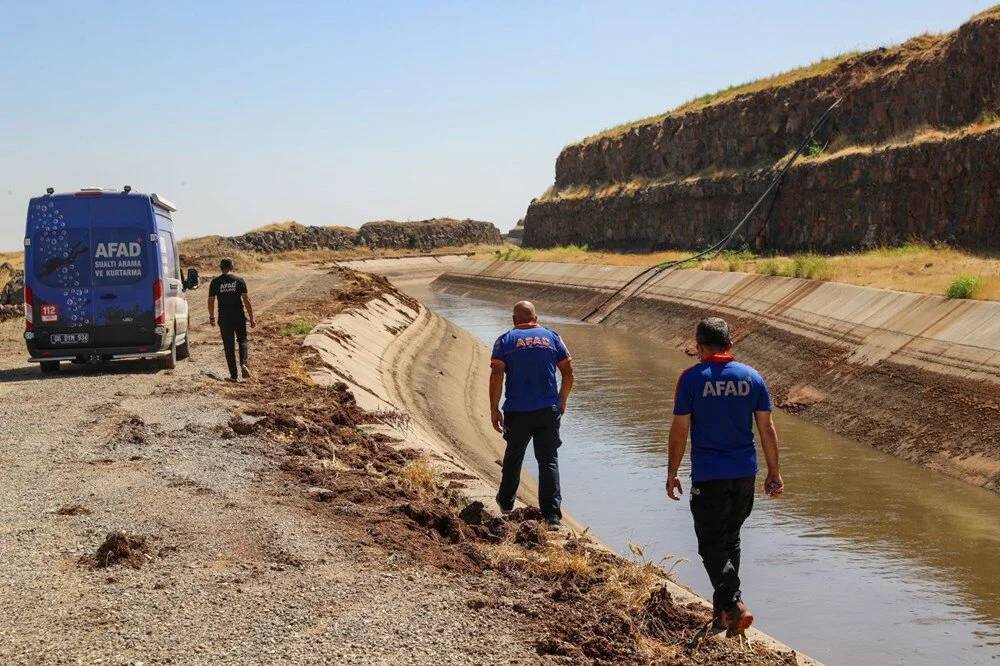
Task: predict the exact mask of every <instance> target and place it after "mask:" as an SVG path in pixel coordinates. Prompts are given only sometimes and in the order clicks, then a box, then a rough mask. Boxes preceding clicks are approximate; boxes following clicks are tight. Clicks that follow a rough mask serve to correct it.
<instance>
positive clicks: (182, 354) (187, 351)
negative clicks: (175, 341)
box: [177, 317, 191, 361]
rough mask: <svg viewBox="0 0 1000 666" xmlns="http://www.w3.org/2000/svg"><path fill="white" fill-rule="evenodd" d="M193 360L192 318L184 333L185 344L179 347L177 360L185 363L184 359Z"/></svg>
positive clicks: (189, 319)
mask: <svg viewBox="0 0 1000 666" xmlns="http://www.w3.org/2000/svg"><path fill="white" fill-rule="evenodd" d="M186 358H187V359H190V358H191V318H190V317H188V325H187V330H186V331H185V333H184V342H182V343H181V344H179V345H177V360H178V361H183V360H184V359H186Z"/></svg>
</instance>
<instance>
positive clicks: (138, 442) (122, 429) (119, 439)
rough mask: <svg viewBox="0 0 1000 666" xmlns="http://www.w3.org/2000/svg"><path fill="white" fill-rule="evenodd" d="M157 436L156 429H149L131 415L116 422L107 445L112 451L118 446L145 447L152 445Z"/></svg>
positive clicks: (144, 423)
mask: <svg viewBox="0 0 1000 666" xmlns="http://www.w3.org/2000/svg"><path fill="white" fill-rule="evenodd" d="M158 434H159V433H158V431H157V429H156V428H154V427H151V426H150V425H149V424H147V423H146V422H145V421H143V420H142V419H141V418H140V417H138V416H135V415H132V416H128V417H126V418H124V419H122V420H121V421H119V422H118V425H117V427H116V428H115V432H114V434H113V435H112V436H111V439H109V440H108V443H107V444H108V447H109V448H112V449H116V448H118V447H119V446H146V445H148V444H152V443H153V441H154V440H155V439H156V436H157V435H158Z"/></svg>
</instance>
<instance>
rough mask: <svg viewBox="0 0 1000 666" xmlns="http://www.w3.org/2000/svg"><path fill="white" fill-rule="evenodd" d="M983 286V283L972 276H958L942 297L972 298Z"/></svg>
mask: <svg viewBox="0 0 1000 666" xmlns="http://www.w3.org/2000/svg"><path fill="white" fill-rule="evenodd" d="M982 286H983V281H982V280H980V279H979V278H977V277H975V276H973V275H960V276H958V277H957V278H955V279H954V280H952V282H951V284H950V285H948V289H947V291H945V293H944V295H945V296H947V297H948V298H973V296H974V295H975V293H976V291H977V290H979V288H980V287H982Z"/></svg>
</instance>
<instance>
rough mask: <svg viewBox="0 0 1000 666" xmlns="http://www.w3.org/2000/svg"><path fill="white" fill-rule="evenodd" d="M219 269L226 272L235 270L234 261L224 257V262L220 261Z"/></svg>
mask: <svg viewBox="0 0 1000 666" xmlns="http://www.w3.org/2000/svg"><path fill="white" fill-rule="evenodd" d="M219 268H220V269H221V270H224V271H231V270H233V260H232V259H230V258H229V257H223V258H222V260H221V261H219Z"/></svg>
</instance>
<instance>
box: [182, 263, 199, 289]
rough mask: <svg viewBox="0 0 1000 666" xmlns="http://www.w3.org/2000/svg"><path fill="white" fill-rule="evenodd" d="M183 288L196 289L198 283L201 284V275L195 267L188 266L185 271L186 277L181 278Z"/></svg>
mask: <svg viewBox="0 0 1000 666" xmlns="http://www.w3.org/2000/svg"><path fill="white" fill-rule="evenodd" d="M182 283H183V285H184V288H185V289H197V288H198V285H199V284H201V276H200V275H198V269H197V268H189V269H188V271H187V277H186V278H184V280H182Z"/></svg>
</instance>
